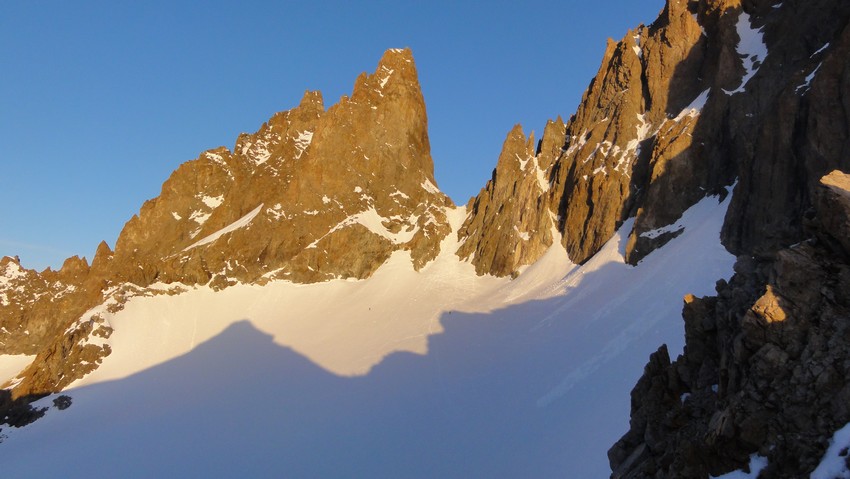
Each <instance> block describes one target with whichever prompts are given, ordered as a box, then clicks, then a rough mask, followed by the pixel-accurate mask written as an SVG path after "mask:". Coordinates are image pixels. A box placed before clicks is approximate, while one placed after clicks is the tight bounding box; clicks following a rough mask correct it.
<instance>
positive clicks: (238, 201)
mask: <svg viewBox="0 0 850 479" xmlns="http://www.w3.org/2000/svg"><path fill="white" fill-rule="evenodd" d="M427 126H428V125H427V116H426V112H425V103H424V100H423V98H422V93H421V91H420V87H419V82H418V77H417V72H416V67H415V64H414V62H413V57H412V54H411V52H410V50H409V49H392V50H388V51H387V52H386V53H385V54H384V56H383V57H382V58H381V61H380V62H379V64H378V67H377V69H376V70H375V72H374V73H372V74H366V73H364V74H362V75H360V77H358V78H357V80H356V82H355V84H354V91H353V93H352V94H351V96H350V97H348V96H344V97H342V99H341V100H340V102H339V103H338V104H336V105H333V106H331V107H330V108H327V109H325V107H324V104H323V99H322V95H321V94H320V93H319V92H310V91H308V92H306V93H305V94H304V97H303V99H302V100H301V103H300V104H299V105H298V106H297V107H296V108H293V109H292V110H289V111H285V112H282V113H278V114H276V115H274V116H273V117H272V118H271V119H270V120H269V121H268V122H266V123H265V124H263V125H262V126H261V127H260V129H259V130H258V131H257V132H256V133H253V134H242V135H240V136H239V138H238V139H237V141H236V145H235V147H234V148H233V150H232V151H231V150H230V149H228V148H225V147H220V148H215V149H212V150H209V151H206V152H204V153H202V154H201V155H200V156H199V157H198V158H197V159H196V160H193V161H189V162H187V163H185V164H183V165H181V166H180V167H179V168H178V169H177V170H176V171H175V172H174V173H173V174H172V175H171V177H170V178H169V179H168V180H167V181H166V182H165V183H164V184H163V187H162V192H161V194H160V195H159V196H158V197H157V198H154V199H152V200H149V201H147V202H145V204H144V205H143V206H142V208H141V210H140V212H139V214H138V215H135V216H133V218H131V219H130V221H128V222H127V224H126V225H125V226H124V229H123V230H122V231H121V233H120V235H119V237H118V240H117V242H116V245H115V250H114V251H112V250H111V249H110V248H109V246H108V245H107V244H106V243H101V245H100V246H99V248H98V249H97V253H96V255H95V258H94V259H93V261H92V264H91V265H89V264H88V262H87V261H86V260H85V259H80V258H76V257H74V258H70V259H69V260H67V261H66V262H65V264H64V265H63V267H62V268H61V269H60V270H59V271H52V270H49V269H48V270H46V271H44V272H41V273H38V272H36V271H32V270H26V269H24V268H23V267H21V265H20V262H19V261H18V260H17V259H16V258H3V259H2V261H0V325H2V329H0V354H31V355H32V354H35V355H36V358H35V360H34V361H33V363H32V365H31V366H30V367H29V368H28V369H26V370H25V371H23V372H22V373H21V375H20V376H19V377H18V378H17V379H15V380H14V381H13V382H12V383H10V384H6V385H4V387H6V388H9V389H11V395H10V399H11V400H17V399H18V398H24V397H30V396H38V395H43V394H45V393H49V392H55V391H60V390H61V389H62V388H64V387H65V386H67V385H68V384H70V383H71V382H72V381H73V380H75V379H78V378H80V377H82V376H83V375H85V374H87V373H88V372H89V371H91V370H93V369H94V368H96V367H97V365H98V364H99V362H100V361H101V360H102V358H103V357H105V356H106V355H108V354H109V352H110V350H109V345H108V342H107V341H102V340H101V339H104V340H105V339H106V338H108V336H109V334H110V332H111V330H110V328H109V326H108V325H107V324H104V322H103V321H102V319H101V317H100V315H99V314H98V311H100V310H102V309H103V308H111V309H112V310H115V309H120V308H121V306H122V304H123V302H124V301H125V300H126V298H128V297H132V296H137V295H153V294H174V293H179V292H180V291H182V290H184V289H185V286H191V285H202V284H209V285H210V286H211V287H212V288H214V289H219V288H225V287H227V286H228V285H232V284H235V283H236V282H242V283H257V284H263V283H265V282H267V281H270V280H274V279H286V280H289V281H293V282H302V283H310V282H317V281H325V280H328V279H333V278H366V277H368V276H370V275H371V274H372V273H373V272H374V271H375V270H376V269H377V268H378V267H379V266H380V265H381V264H383V263H384V261H386V260H387V259H388V258H389V257H390V255H391V254H393V253H394V252H396V251H407V252H409V254H410V257H411V261H412V263H413V267H414V268H416V269H419V268H421V267H422V266H424V265H425V264H427V263H428V262H429V261H430V260H432V259H433V258H435V257H436V256H437V254H438V253H439V248H440V242H441V240H442V239H443V238H444V237H445V236H446V235H447V234H448V233H449V231H450V230H451V228H450V226H449V224H448V220H447V218H446V214H445V211H446V208H447V207H452V206H453V204H452V202H451V200H450V199H449V198H448V197H447V196H445V195H444V194H443V193H442V192H440V190H439V189H438V188H437V186H436V184H435V181H434V172H433V161H432V159H431V154H430V145H429V141H428V131H427ZM2 406H3V405H2V404H0V408H2Z"/></svg>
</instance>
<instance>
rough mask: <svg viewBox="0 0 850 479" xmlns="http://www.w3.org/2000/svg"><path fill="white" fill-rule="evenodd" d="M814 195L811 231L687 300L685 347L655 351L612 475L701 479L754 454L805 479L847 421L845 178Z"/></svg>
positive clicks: (849, 209)
mask: <svg viewBox="0 0 850 479" xmlns="http://www.w3.org/2000/svg"><path fill="white" fill-rule="evenodd" d="M815 195H816V199H817V205H818V206H817V214H816V216H814V217H812V218H810V219H809V220H807V222H806V223H807V227H806V233H807V234H808V235H809V236H810V237H809V239H807V240H805V241H804V242H802V243H800V244H797V245H794V246H792V247H790V248H787V249H783V250H780V251H779V252H778V253H777V254H776V255H775V256H774V257H773V258H771V259H769V260H767V259H765V260H755V259H752V258H750V257H746V256H744V257H741V258H740V259H739V261H738V264H737V265H736V274H735V276H734V277H733V278H732V280H731V281H730V282H729V283H726V282H723V281H721V282H719V283H718V287H717V291H718V294H717V296H716V297H706V298H695V297H693V296H688V297H686V298H685V306H684V312H683V315H684V318H685V334H686V347H685V351H684V354H683V355H682V356H680V357H679V358H678V359H676V361H674V362H672V363H671V362H670V358H669V356H668V354H667V351H666V348H664V347H662V348H661V349H660V350H659V351H658V352H657V353H655V354H654V355H653V356H652V357H651V358H650V362H649V364H648V365H647V367H646V369H645V371H644V375H643V377H642V378H641V380H640V381H639V382H638V384H637V386H635V388H634V390H633V391H632V420H631V429H630V431H629V432H628V433H627V434H626V435H625V436H623V438H622V439H621V440H620V441H619V442H618V443H617V444H616V445H615V446H614V447H613V448H612V449H611V451H610V452H609V458H610V460H611V465H612V469H613V470H614V471H615V472H614V476H613V477H621V478H626V477H707V475H708V474H711V475H719V474H721V473H725V472H728V471H730V470H733V469H738V468H741V467H744V466H745V465H746V464H747V463H748V462H749V458H750V455H752V454H759V455H761V456H763V457H766V458H767V461H768V466H767V467H766V468H765V469H764V470H763V472H762V474H761V475H760V476H759V477H780V478H794V477H806V475H807V474H808V473H810V472H811V471H812V470H813V469H814V468H815V466H816V465H817V464H818V461H819V459H820V457H821V456H822V454H823V452H824V451H825V449H826V446H827V438H829V437H830V436H831V435H832V433H833V432H834V431H835V430H837V429H839V428H840V427H841V426H843V425H844V424H845V423H847V422H848V421H850V380H848V378H850V248H848V246H850V244H848V242H847V238H848V236H847V233H848V230H847V225H848V221H850V175H846V174H843V173H838V172H834V173H832V174H830V175H829V176H827V177H824V179H823V181H822V184H821V186H820V187H819V188H818V189H817V190H816V191H815Z"/></svg>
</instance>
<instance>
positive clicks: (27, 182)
mask: <svg viewBox="0 0 850 479" xmlns="http://www.w3.org/2000/svg"><path fill="white" fill-rule="evenodd" d="M663 4H664V2H663V0H638V1H635V0H611V1H607V2H584V1H582V2H579V1H574V0H563V1H558V2H535V3H532V4H526V5H518V3H517V2H502V1H491V2H442V1H431V2H402V1H395V2H389V1H388V2H285V1H280V2H271V1H268V2H265V1H256V2H236V1H205V2H200V1H198V2H189V1H168V2H165V1H144V2H138V1H127V0H111V1H81V2H66V1H29V2H3V3H2V5H0V65H2V66H3V68H2V71H3V72H2V74H0V144H2V146H3V149H2V153H0V185H2V186H0V205H2V206H0V225H2V226H0V256H4V255H12V256H14V255H18V256H20V258H21V260H22V262H23V264H24V266H26V267H30V268H36V269H39V270H40V269H43V268H44V267H47V266H51V267H54V268H58V267H59V266H61V264H62V260H63V259H64V258H66V257H68V256H71V255H81V256H86V257H88V258H89V259H91V257H92V255H93V254H94V250H95V248H96V247H97V244H98V243H99V242H100V241H101V240H106V241H107V242H108V243H109V244H110V246H114V244H115V239H116V238H117V237H118V233H119V232H120V230H121V228H122V227H123V225H124V223H125V222H126V221H127V220H128V219H129V218H130V217H131V216H132V215H133V214H135V213H137V212H138V210H139V208H140V207H141V205H142V203H143V202H144V201H145V200H147V199H150V198H153V197H155V196H157V195H158V194H159V191H160V187H161V186H162V182H163V181H165V179H166V178H168V176H169V174H170V173H171V172H172V171H173V170H174V169H176V168H177V166H178V165H179V164H180V163H182V162H185V161H188V160H191V159H194V158H196V157H197V155H198V154H199V153H200V152H202V151H204V150H206V149H209V148H214V147H217V146H221V145H224V146H227V147H229V148H232V146H233V144H234V142H235V140H236V137H237V135H238V134H239V133H240V132H253V131H256V130H257V129H258V128H259V126H260V125H261V124H262V123H263V122H264V121H265V120H267V119H268V118H269V117H270V116H271V115H272V114H273V113H275V112H277V111H282V110H287V109H289V108H292V107H294V106H296V105H297V104H298V101H299V100H300V99H301V96H302V94H303V93H304V91H305V90H307V89H310V90H321V91H322V93H323V95H324V99H325V105H326V106H329V105H331V104H333V103H336V102H337V100H338V99H339V97H340V96H342V95H344V94H349V93H350V92H351V88H352V87H353V84H354V80H355V78H356V77H357V75H358V74H359V73H360V72H363V71H368V72H371V71H373V70H374V69H375V66H376V65H377V62H378V60H379V59H380V57H381V55H382V53H383V52H384V50H386V49H387V48H394V47H405V46H409V47H411V48H412V49H413V54H414V57H415V60H416V65H417V68H418V70H419V76H420V83H421V85H422V90H423V94H424V96H425V102H426V106H427V110H428V119H429V134H430V139H431V149H432V156H433V157H434V162H435V174H436V179H437V183H438V185H439V186H440V188H441V189H442V190H443V191H444V192H446V193H447V194H448V195H449V196H451V197H452V199H453V200H454V201H455V202H456V203H459V204H464V203H466V201H467V200H468V199H469V197H471V196H473V195H475V194H477V193H478V191H479V189H480V188H481V187H482V186H484V184H485V182H486V181H487V179H489V178H490V174H491V172H492V169H493V167H494V166H495V164H496V159H497V157H498V154H499V151H500V149H501V145H502V142H503V140H504V137H505V135H506V134H507V132H508V131H509V130H510V129H511V127H512V126H513V125H514V124H516V123H522V124H523V126H524V127H525V130H526V132H527V133H528V132H529V131H531V130H534V131H536V132H538V133H539V132H542V129H543V126H544V125H545V122H546V120H547V119H549V118H554V117H556V116H558V115H561V116H562V117H564V118H565V119H566V118H567V117H569V115H570V114H572V113H573V112H574V111H575V109H576V106H577V105H578V102H579V100H580V99H581V95H582V93H583V92H584V89H585V88H586V87H587V85H588V83H589V82H590V80H591V78H592V77H593V75H594V74H595V73H596V71H597V69H598V68H599V62H600V60H601V56H602V53H603V51H604V49H605V40H606V39H607V38H608V37H613V38H615V39H620V38H622V37H623V36H624V35H625V33H626V31H627V29H629V28H633V27H635V26H637V25H638V24H640V23H650V22H652V21H653V20H654V19H655V17H656V16H657V14H658V12H659V11H660V9H661V8H662V7H663Z"/></svg>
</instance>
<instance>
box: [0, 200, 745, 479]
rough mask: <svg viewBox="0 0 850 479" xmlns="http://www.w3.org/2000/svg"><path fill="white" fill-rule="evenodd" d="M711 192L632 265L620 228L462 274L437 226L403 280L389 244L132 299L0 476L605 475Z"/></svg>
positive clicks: (691, 264) (10, 444) (692, 275)
mask: <svg viewBox="0 0 850 479" xmlns="http://www.w3.org/2000/svg"><path fill="white" fill-rule="evenodd" d="M728 201H729V200H728V199H727V200H726V201H725V202H723V203H718V200H717V198H706V199H705V200H703V201H702V202H700V203H699V204H697V205H696V206H694V207H693V208H691V209H690V210H689V211H688V212H687V213H686V214H685V216H684V217H683V218H682V220H681V222H680V223H681V224H682V225H684V226H685V231H684V233H683V234H682V235H681V236H679V237H678V238H676V239H674V240H673V241H671V242H670V243H668V244H667V245H666V246H665V247H663V248H662V249H660V250H658V251H656V252H654V253H652V254H651V255H649V256H648V257H647V258H645V259H644V260H643V261H642V262H641V263H640V264H639V265H638V266H636V267H632V266H628V265H625V264H624V262H623V256H622V254H623V248H624V243H625V240H626V236H627V235H628V233H629V231H630V230H631V225H630V222H629V223H627V224H624V225H623V226H622V227H621V228H620V230H619V232H618V233H617V234H616V235H615V236H614V237H613V238H612V239H611V240H610V241H609V242H608V243H607V245H605V246H604V248H603V249H602V250H601V251H600V252H599V253H598V254H597V255H596V256H594V257H593V258H591V260H590V261H588V262H587V263H585V264H584V265H582V266H576V265H573V264H571V263H570V262H569V260H568V259H567V257H566V253H565V252H564V250H563V248H561V247H560V246H556V247H554V248H553V249H551V250H550V251H549V252H548V253H547V254H546V255H544V257H543V258H542V259H541V260H539V261H538V262H537V263H535V264H533V265H531V266H529V267H527V268H526V269H525V270H524V271H523V273H522V274H521V275H520V276H519V278H517V279H515V280H513V281H511V280H508V279H497V278H493V277H489V276H485V277H479V276H476V275H475V272H474V268H473V266H472V265H471V264H469V263H463V262H459V261H458V260H457V257H456V256H454V254H453V252H454V251H455V250H456V249H457V245H456V244H455V238H456V235H455V234H451V235H449V236H448V238H447V239H446V240H444V243H443V245H442V246H443V247H442V248H441V251H442V253H441V255H440V256H439V257H438V258H437V259H436V260H435V261H434V262H432V263H430V264H429V265H428V266H426V267H425V268H423V269H422V270H421V271H419V272H415V271H414V270H413V269H412V267H411V262H410V260H409V257H406V255H407V254H408V253H406V252H396V253H394V256H393V257H392V258H391V259H390V261H389V262H387V263H386V264H384V265H383V266H382V267H381V268H380V269H379V270H378V271H377V272H376V273H375V274H374V276H372V277H371V278H370V279H368V280H363V281H342V280H338V281H331V282H327V283H319V284H310V285H298V284H292V283H288V282H284V281H274V282H271V283H269V284H267V285H264V286H257V285H237V286H233V287H230V288H227V289H225V290H222V291H218V292H215V291H212V290H210V289H208V288H206V287H199V288H194V289H191V290H188V291H186V292H184V293H182V294H178V295H160V296H155V297H137V298H133V299H132V300H130V301H129V302H128V303H127V305H126V307H125V308H124V309H123V311H120V312H118V313H114V314H109V313H107V314H105V317H106V319H107V320H108V321H109V323H110V325H111V326H112V327H113V328H114V333H113V335H112V336H111V337H110V338H109V340H108V341H109V343H110V345H111V347H112V350H113V353H112V354H111V355H110V356H108V357H107V358H106V359H105V361H104V363H103V365H102V366H101V367H100V368H99V369H97V370H96V371H95V372H94V373H92V374H90V375H89V376H87V377H85V378H84V379H82V380H80V381H77V382H76V383H75V384H74V385H72V387H71V388H69V389H68V390H66V391H65V393H64V394H67V395H69V396H71V397H72V399H73V404H72V406H71V407H70V408H68V409H65V410H62V411H60V410H58V409H57V408H55V407H51V409H50V410H49V411H48V412H47V414H46V415H45V417H44V418H42V419H41V420H39V421H36V422H35V423H34V424H32V425H30V426H28V427H26V428H22V429H10V428H4V429H3V430H2V431H0V437H2V438H3V444H2V445H0V463H2V464H3V466H2V468H3V472H4V475H7V476H8V477H24V476H30V477H34V476H39V477H82V476H86V477H145V478H148V477H185V476H210V475H213V476H216V477H222V476H226V477H237V476H238V477H408V478H411V477H490V478H493V477H536V478H539V477H588V478H593V477H607V475H608V474H609V468H608V463H607V459H606V454H605V453H606V451H607V449H608V447H610V445H611V444H613V443H614V442H615V441H616V439H617V438H618V437H619V436H620V435H621V434H622V433H623V432H624V431H625V430H626V429H627V427H628V416H629V391H630V390H631V388H632V386H633V385H634V383H635V381H636V380H637V378H638V377H639V376H640V374H641V372H642V369H643V365H644V364H645V362H646V358H647V357H648V355H649V353H651V352H653V351H655V350H656V349H657V347H658V345H659V344H661V343H667V344H668V345H669V346H670V350H671V352H672V353H673V354H675V353H676V351H677V350H680V349H681V347H682V344H683V332H682V331H683V329H682V326H681V314H680V313H681V304H682V296H683V295H684V294H686V293H694V294H696V295H705V294H710V293H712V292H713V286H714V283H715V281H716V280H717V279H719V278H725V277H729V276H730V275H731V273H732V264H733V261H734V258H733V257H732V256H731V255H730V254H729V253H727V252H726V251H725V249H724V248H723V247H722V246H721V245H720V241H719V232H720V228H721V225H722V222H723V217H724V214H725V211H726V207H727V203H728ZM464 213H465V212H464V211H463V210H462V209H459V210H449V213H448V216H449V219H450V220H451V223H452V225H453V227H454V228H455V231H456V230H457V228H458V226H459V224H460V223H461V222H462V221H463V216H464ZM555 244H556V245H559V243H558V242H556V243H555ZM0 379H4V378H0ZM51 400H52V398H45V399H43V400H41V401H40V402H39V403H38V404H40V405H43V406H51V405H52V402H51Z"/></svg>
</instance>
